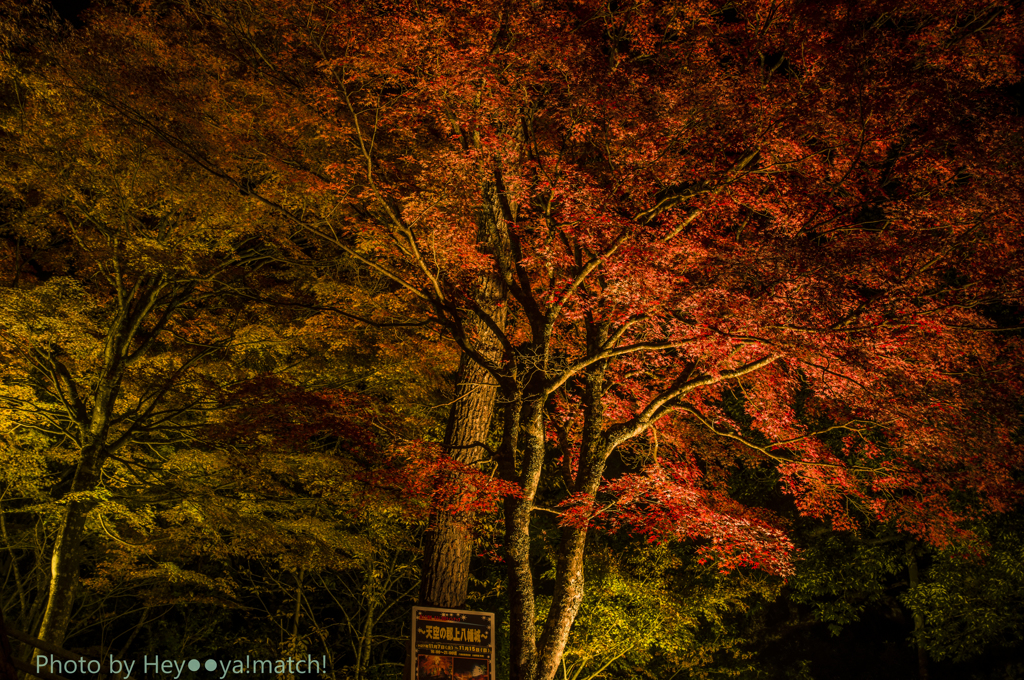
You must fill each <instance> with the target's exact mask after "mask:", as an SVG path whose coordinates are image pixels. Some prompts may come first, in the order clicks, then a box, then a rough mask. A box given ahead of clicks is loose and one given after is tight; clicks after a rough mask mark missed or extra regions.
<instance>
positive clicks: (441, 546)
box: [419, 188, 508, 609]
mask: <svg viewBox="0 0 1024 680" xmlns="http://www.w3.org/2000/svg"><path fill="white" fill-rule="evenodd" d="M485 197H486V198H487V200H488V203H489V205H488V206H486V207H485V209H484V210H483V213H482V214H481V216H480V233H479V234H478V239H479V241H480V242H481V243H483V244H485V249H487V250H489V251H491V252H492V253H495V254H496V257H498V258H504V257H507V253H506V252H505V251H506V250H507V248H506V246H505V245H504V242H505V239H506V237H504V236H503V234H502V232H501V230H502V229H504V221H503V219H502V217H501V211H500V209H498V207H497V205H496V196H495V195H494V190H493V188H491V189H490V191H486V190H485ZM478 285H479V287H478V288H477V291H476V295H475V297H476V302H477V304H478V305H479V306H480V309H481V311H482V312H483V313H484V314H486V315H488V316H490V318H491V320H492V321H493V322H494V324H495V326H497V328H498V330H499V331H500V332H504V330H505V316H506V306H505V305H506V302H507V298H508V292H507V288H506V286H505V284H504V281H503V279H502V277H501V275H500V273H499V272H497V271H493V272H491V273H489V274H486V275H484V276H482V277H481V278H480V280H479V284H478ZM468 326H469V328H468V329H467V330H468V331H469V335H470V336H471V337H474V338H475V342H474V349H476V350H477V351H479V352H480V354H482V355H483V356H484V357H485V358H486V359H487V360H489V361H492V362H494V363H496V364H498V363H500V361H501V356H502V345H501V342H500V340H499V339H498V337H497V336H496V335H495V333H494V330H493V329H492V328H491V327H489V326H488V325H487V324H486V323H485V322H484V320H483V319H481V318H479V317H476V318H474V319H472V320H471V321H470V323H469V324H468ZM497 398H498V383H497V381H496V380H495V379H494V376H492V375H491V374H490V373H489V372H488V371H487V369H485V368H484V367H483V366H481V365H480V364H479V363H477V362H476V361H474V360H473V359H472V358H470V357H469V356H468V355H466V354H463V356H462V361H461V362H460V364H459V373H458V386H457V388H456V398H455V403H454V404H453V405H452V407H451V410H450V411H449V414H448V425H447V428H446V430H445V437H444V454H445V455H446V456H450V457H452V458H454V459H455V460H458V461H460V462H463V463H470V464H472V463H474V462H477V461H480V460H483V459H485V458H487V457H488V453H487V447H486V446H485V444H486V442H487V438H488V436H489V434H490V429H491V418H492V416H493V414H494V410H495V404H496V403H497ZM448 483H454V484H458V483H459V482H458V480H448ZM471 521H472V517H471V516H469V515H468V514H467V513H452V512H447V511H444V510H438V511H435V512H434V513H433V514H432V516H431V519H430V527H429V529H428V532H427V535H426V544H425V546H424V551H423V562H422V569H421V574H422V576H421V581H420V597H419V603H420V605H421V606H431V607H444V608H447V609H460V608H462V607H464V606H465V604H466V596H467V594H468V592H469V563H470V559H471V558H472V556H473V535H472V531H471V530H470V523H471Z"/></svg>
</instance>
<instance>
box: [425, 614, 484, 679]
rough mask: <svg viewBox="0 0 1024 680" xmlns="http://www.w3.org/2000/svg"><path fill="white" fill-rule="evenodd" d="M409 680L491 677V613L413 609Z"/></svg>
mask: <svg viewBox="0 0 1024 680" xmlns="http://www.w3.org/2000/svg"><path fill="white" fill-rule="evenodd" d="M411 651H412V659H411V661H412V674H411V676H410V680H494V614H493V613H491V612H467V611H459V610H456V609H437V608H435V607H413V608H412V650H411Z"/></svg>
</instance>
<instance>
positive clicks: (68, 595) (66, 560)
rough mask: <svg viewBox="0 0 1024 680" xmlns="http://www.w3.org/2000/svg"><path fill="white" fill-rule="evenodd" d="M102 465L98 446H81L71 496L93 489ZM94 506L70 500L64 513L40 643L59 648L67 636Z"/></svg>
mask: <svg viewBox="0 0 1024 680" xmlns="http://www.w3.org/2000/svg"><path fill="white" fill-rule="evenodd" d="M102 464H103V455H102V451H101V449H100V447H98V446H96V445H88V446H85V447H83V448H82V454H81V459H80V460H79V463H78V470H76V472H75V478H74V480H73V481H72V483H71V491H70V493H72V494H74V493H78V492H82V491H91V490H93V489H95V488H96V484H97V482H98V481H99V470H100V467H101V466H102ZM93 505H94V503H93V502H91V501H88V500H83V499H71V500H69V501H68V503H67V509H66V510H65V511H64V518H63V521H62V523H61V528H60V531H59V533H58V534H57V543H56V544H55V545H54V547H53V558H52V559H51V561H50V593H49V596H48V598H47V601H46V612H45V613H44V615H43V623H42V625H41V627H40V629H39V635H38V636H37V637H38V638H39V639H40V640H42V641H43V642H49V643H51V644H55V645H61V644H63V643H64V637H65V636H66V635H67V630H68V624H69V623H70V621H71V609H72V607H73V606H74V603H75V591H76V590H77V588H78V569H79V567H80V566H81V564H82V557H83V554H82V553H83V549H82V548H83V546H82V539H83V538H84V537H85V520H86V516H87V515H88V514H89V510H90V509H91V508H92V506H93ZM34 655H35V653H34V652H33V656H34Z"/></svg>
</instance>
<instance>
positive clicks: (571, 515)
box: [561, 462, 794, 576]
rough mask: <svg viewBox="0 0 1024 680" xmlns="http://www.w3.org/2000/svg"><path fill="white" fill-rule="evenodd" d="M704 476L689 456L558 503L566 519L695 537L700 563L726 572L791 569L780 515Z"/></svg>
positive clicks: (654, 535) (659, 535) (651, 536)
mask: <svg viewBox="0 0 1024 680" xmlns="http://www.w3.org/2000/svg"><path fill="white" fill-rule="evenodd" d="M701 477H702V475H701V473H700V471H699V470H698V469H697V468H696V466H695V465H692V464H688V463H680V462H663V463H661V464H655V465H652V466H650V467H648V468H647V469H646V470H644V471H643V472H642V473H638V474H634V473H631V474H626V475H623V476H621V477H619V478H617V479H615V480H612V481H608V482H606V483H605V484H603V485H602V487H601V490H600V492H599V494H598V497H597V499H595V498H594V497H591V496H589V495H578V496H571V497H569V498H568V499H566V500H565V501H564V502H563V503H562V504H561V507H562V508H564V510H563V513H562V519H561V524H562V525H563V526H572V527H577V528H583V527H586V526H588V525H589V524H591V523H593V524H594V525H595V526H599V527H601V528H603V529H605V530H607V531H618V530H620V529H628V530H630V531H632V532H634V533H636V534H638V535H641V536H645V537H647V540H648V541H650V542H652V543H653V542H658V541H666V540H673V539H675V540H684V541H687V540H691V541H692V540H696V541H698V548H697V554H698V556H699V558H700V562H701V564H704V563H705V562H706V561H708V560H713V561H714V562H715V564H716V565H717V566H718V568H719V569H720V570H721V571H723V572H725V571H730V570H732V569H736V568H738V567H749V568H752V569H761V570H764V571H767V572H769V573H772V574H777V575H780V576H788V575H790V574H792V573H793V565H792V561H791V557H792V554H793V550H794V547H793V544H792V542H791V541H790V540H789V538H788V537H787V535H786V533H785V531H784V527H783V526H782V522H781V521H780V519H779V518H777V517H774V516H773V515H772V514H771V513H770V512H768V511H765V510H760V509H755V508H749V507H746V506H744V505H742V504H740V503H738V502H736V501H735V500H733V499H731V498H729V497H728V496H727V495H726V494H724V493H722V492H720V491H716V490H714V489H709V488H707V487H706V485H705V484H703V483H702V482H701ZM602 498H603V499H607V500H606V501H602V500H600V499H602Z"/></svg>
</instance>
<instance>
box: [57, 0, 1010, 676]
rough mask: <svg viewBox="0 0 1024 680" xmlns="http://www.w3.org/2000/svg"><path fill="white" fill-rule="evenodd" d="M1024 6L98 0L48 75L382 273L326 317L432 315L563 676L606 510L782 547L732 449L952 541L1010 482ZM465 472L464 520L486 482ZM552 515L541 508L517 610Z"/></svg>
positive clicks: (619, 518)
mask: <svg viewBox="0 0 1024 680" xmlns="http://www.w3.org/2000/svg"><path fill="white" fill-rule="evenodd" d="M156 17H159V21H156V20H154V19H155V18H156ZM1020 21H1021V18H1020V14H1019V11H1018V10H1017V9H1015V8H1014V7H1012V6H1009V5H1006V6H1002V5H994V6H993V5H983V4H982V3H973V2H966V1H965V2H957V3H930V2H929V3H916V4H915V5H914V6H913V7H903V6H901V5H898V4H896V3H887V2H872V3H860V4H857V5H856V6H851V5H847V4H843V3H839V2H835V3H820V4H816V5H814V6H813V7H812V6H806V5H801V4H798V3H780V2H771V3H769V2H760V1H750V2H736V3H729V4H727V5H724V6H717V5H714V4H712V3H691V4H686V5H678V4H673V3H653V2H637V3H625V4H624V3H602V2H573V3H570V2H564V3H562V2H550V3H536V4H523V5H506V4H502V3H497V2H495V3H491V2H476V3H472V4H470V5H457V6H455V5H451V4H449V3H443V2H439V3H436V4H433V3H423V4H420V5H417V6H415V7H406V6H393V5H391V4H389V3H377V2H365V3H364V2H346V3H322V4H321V3H305V2H294V3H292V2H269V1H265V2H252V3H247V4H244V5H239V4H235V3H224V2H216V1H213V0H209V1H199V0H196V1H195V2H180V3H173V2H167V3H152V4H149V3H146V4H142V5H141V6H138V7H135V8H131V11H128V10H127V9H124V8H120V7H118V6H115V7H114V8H113V9H111V10H109V11H106V12H98V13H97V14H96V15H95V16H94V17H93V21H92V23H91V28H90V32H88V33H87V34H83V35H85V36H87V37H85V38H83V40H84V41H86V42H87V44H88V47H85V45H84V44H83V45H79V46H78V47H77V49H79V50H80V51H81V52H87V53H88V54H89V59H88V60H86V61H80V60H76V59H74V58H73V55H74V54H76V53H74V52H72V53H71V55H69V56H68V58H67V62H66V68H67V69H68V70H69V71H70V72H71V73H72V76H71V77H72V79H73V80H74V79H77V82H78V84H79V85H80V86H81V87H82V88H83V89H85V90H86V91H88V92H89V93H90V94H91V95H92V96H93V97H95V98H96V100H97V101H99V102H101V103H102V104H103V105H104V106H105V107H107V110H109V111H113V112H116V113H117V114H118V115H120V116H122V117H123V118H124V120H126V121H130V122H131V124H132V125H134V126H139V127H141V128H144V129H146V130H148V131H150V132H151V133H152V134H153V135H155V136H156V137H157V138H158V139H160V141H161V142H162V143H163V144H166V145H168V146H169V147H171V148H174V149H176V150H177V151H178V152H179V153H181V154H183V155H185V156H186V157H187V158H188V159H189V160H190V161H191V162H192V163H193V164H194V165H195V167H197V168H201V169H202V170H203V171H205V172H206V173H208V175H209V176H210V177H212V178H215V179H216V180H217V181H219V182H221V183H222V184H224V185H226V186H229V187H230V188H231V189H233V190H234V191H236V192H238V193H241V194H243V195H244V196H246V197H247V198H248V199H250V202H251V204H254V205H260V206H262V207H261V209H262V210H265V211H266V213H267V214H273V215H274V216H275V219H278V220H281V221H283V222H286V223H289V224H290V225H291V226H292V227H293V228H295V229H296V230H299V231H301V232H302V233H303V234H304V235H305V237H306V238H308V239H310V240H311V241H313V240H315V241H316V242H317V243H319V244H320V246H321V247H325V248H327V247H330V248H332V249H334V250H335V251H336V252H337V253H338V256H339V258H340V259H342V260H344V261H346V262H347V263H348V266H350V267H351V268H352V270H353V271H357V272H362V273H372V274H374V275H376V276H379V277H380V278H381V280H383V281H386V282H387V283H386V286H385V287H384V293H383V294H381V295H379V296H376V297H373V298H372V299H370V298H367V297H365V296H364V297H362V298H360V299H361V300H363V302H364V304H365V306H364V308H362V309H353V308H349V310H348V312H347V313H353V312H354V313H356V314H357V315H358V317H359V318H361V319H362V320H364V321H368V322H371V323H372V324H377V325H385V324H389V323H397V324H416V323H430V324H433V326H434V327H438V328H440V329H442V330H443V331H444V332H445V333H447V334H448V335H449V336H450V337H451V339H452V341H453V342H454V343H455V345H457V346H458V348H459V349H460V350H461V352H462V354H463V360H462V366H463V371H462V375H461V378H460V380H461V383H462V384H463V385H464V386H469V385H470V383H480V384H484V383H486V385H487V390H488V391H490V390H493V392H494V393H495V395H496V396H495V397H490V396H489V395H488V394H482V395H478V396H480V399H479V401H478V402H476V403H475V404H474V405H473V406H472V409H471V410H473V411H474V412H475V413H476V414H477V415H474V416H472V417H469V416H464V417H462V421H461V422H462V423H463V424H464V425H466V428H465V429H464V430H463V431H462V435H464V436H465V438H464V439H463V438H459V437H456V434H455V429H454V427H455V425H454V424H455V423H458V422H460V421H459V417H458V416H453V419H452V423H453V425H452V428H450V429H449V434H448V436H447V437H446V439H447V441H446V449H447V451H446V453H447V454H448V457H449V458H452V457H457V456H456V453H457V452H459V451H463V452H464V451H471V452H472V453H473V457H463V458H462V459H461V460H460V461H456V462H458V463H461V465H453V466H451V469H453V470H456V469H457V470H459V472H460V475H461V474H471V470H469V469H467V467H468V466H467V464H468V463H470V462H473V463H475V464H482V465H491V464H493V466H494V467H495V471H496V474H497V476H498V478H500V480H502V481H503V482H505V484H506V485H513V487H512V489H511V492H510V488H509V487H508V486H505V487H503V488H502V489H501V491H500V492H501V493H504V494H505V498H504V501H503V503H504V508H503V509H504V522H505V524H504V557H505V560H506V562H507V566H508V593H509V604H510V610H511V620H510V624H511V673H512V677H513V678H516V679H517V680H519V679H530V680H532V679H533V678H540V679H542V680H550V679H551V678H553V677H554V676H555V674H556V672H557V670H558V668H559V665H560V663H561V661H562V655H563V653H564V650H565V648H566V644H567V642H568V640H569V635H570V629H571V625H572V622H573V620H574V618H575V616H576V614H577V612H578V611H579V608H580V606H581V601H582V598H583V595H584V592H585V589H584V581H583V574H584V571H583V565H584V558H585V548H586V542H587V541H586V538H587V532H588V530H589V529H590V528H591V527H594V526H601V527H604V528H606V529H609V530H612V531H615V530H619V529H623V528H629V529H631V530H633V531H636V532H639V533H640V534H642V535H645V536H647V537H648V538H650V539H651V540H653V541H658V540H667V539H681V540H694V541H697V542H698V543H699V546H700V548H699V550H700V551H701V555H702V556H703V557H705V558H706V559H708V560H714V561H716V563H717V564H719V565H720V566H721V567H722V568H736V567H753V568H761V569H766V570H768V571H771V572H774V573H779V574H786V573H788V572H789V570H790V565H789V560H788V553H789V550H790V548H791V544H790V541H789V539H788V537H787V535H786V532H785V526H784V523H783V522H781V521H780V520H779V518H778V517H776V516H775V515H774V514H773V513H771V512H769V511H768V510H766V509H764V508H760V507H757V506H756V505H745V504H744V503H741V502H740V501H739V500H738V499H736V498H733V497H732V496H730V493H729V492H730V488H729V481H730V478H731V476H732V474H733V473H734V472H735V471H736V470H737V469H754V470H771V474H774V475H776V478H777V482H778V484H779V485H780V486H781V487H782V488H784V489H785V490H786V491H787V492H788V493H789V494H791V495H792V497H793V498H794V499H795V501H796V503H797V505H798V507H799V509H800V511H801V512H803V513H806V514H808V515H812V516H815V517H819V518H825V519H827V520H828V521H829V522H830V523H831V526H832V527H834V528H836V529H848V528H853V527H855V526H856V525H857V522H858V519H859V518H863V517H874V518H878V519H881V520H884V521H890V522H892V523H893V524H894V525H895V526H896V527H898V528H899V529H900V530H902V531H906V532H908V533H910V534H912V535H915V536H917V537H919V538H921V539H924V540H927V541H930V542H933V543H936V544H942V543H943V542H944V541H947V540H949V538H950V537H951V536H955V535H956V533H957V531H959V530H960V528H961V523H962V521H963V520H964V519H966V518H970V517H972V516H973V515H974V514H976V513H980V512H983V511H984V509H985V508H990V509H1002V508H1005V507H1007V504H1008V502H1009V501H1010V500H1011V498H1012V496H1013V492H1014V488H1015V487H1014V482H1013V474H1014V470H1015V469H1016V468H1017V467H1018V466H1019V464H1020V458H1019V456H1020V451H1019V445H1018V444H1016V442H1015V441H1014V440H1013V433H1014V431H1015V429H1016V428H1018V427H1019V413H1018V412H1017V411H1015V410H1014V404H1013V401H1012V400H1013V399H1014V398H1015V397H1016V396H1017V395H1019V393H1020V388H1021V385H1020V383H1019V373H1018V372H1017V371H1016V369H1015V367H1016V364H1017V362H1018V357H1019V353H1018V344H1019V339H1018V338H1017V337H1016V336H1013V335H1003V334H1000V333H999V332H998V331H999V330H1000V329H999V327H998V324H997V322H996V321H994V320H993V319H992V316H994V314H995V310H996V309H997V308H998V305H1005V309H1007V310H1009V311H1008V314H1009V315H1010V316H1013V317H1014V319H1013V321H1010V322H1009V323H1007V324H1004V325H1011V326H1012V325H1016V324H1017V320H1016V316H1017V315H1019V305H1020V301H1021V297H1020V293H1021V291H1020V289H1019V285H1020V284H1019V282H1020V281H1021V280H1024V276H1021V274H1022V271H1021V243H1020V240H1021V237H1022V233H1024V230H1022V229H1021V225H1020V212H1019V206H1020V204H1021V198H1022V197H1021V186H1020V182H1019V181H1018V179H1017V177H1016V171H1017V169H1018V168H1019V161H1018V159H1019V157H1020V155H1021V154H1020V152H1021V143H1020V140H1021V135H1020V132H1021V120H1020V113H1019V112H1018V111H1014V109H1013V107H1012V103H1011V102H1010V100H1009V97H1008V96H1007V95H1008V91H1007V90H1006V88H1007V87H1008V86H1010V85H1013V84H1014V83H1018V82H1019V80H1020V77H1021V74H1020V66H1021V65H1020V50H1021V36H1022V35H1024V31H1022V27H1021V26H1020ZM125 55H131V58H130V59H126V58H125ZM993 131H998V134H996V133H994V132H993ZM470 370H472V371H475V373H474V375H476V376H478V379H477V378H472V377H470ZM462 395H468V396H469V397H472V396H473V395H472V394H469V393H467V391H466V390H463V393H462ZM462 395H460V396H462ZM470 401H471V400H470V398H464V399H460V400H459V402H460V404H462V403H464V402H465V403H466V404H469V403H470ZM489 401H493V404H494V406H495V407H496V408H497V413H498V416H499V417H498V418H497V419H496V422H495V425H494V427H490V421H491V416H490V414H489V413H487V410H488V408H487V404H488V402H489ZM470 422H472V423H473V428H470V427H468V425H469V424H470ZM492 430H493V432H491V431H492ZM485 432H487V433H488V434H490V435H491V436H489V437H485V436H484V434H485ZM462 447H465V448H462ZM483 454H486V456H485V455H483ZM478 457H482V458H484V460H478ZM614 460H621V461H626V463H624V464H623V465H620V466H619V469H618V471H617V472H616V473H615V474H610V472H609V469H608V465H609V461H614ZM452 479H457V480H459V482H458V483H459V484H462V485H463V488H456V489H453V488H452V486H453V482H451V481H449V483H448V484H446V485H443V486H444V487H445V488H440V489H439V494H440V496H441V497H443V498H444V505H445V506H446V509H445V512H448V513H449V515H451V516H453V517H454V519H453V520H452V521H453V522H454V525H453V526H452V530H451V531H450V532H448V533H447V534H445V533H443V532H441V531H438V532H437V533H436V534H435V539H433V540H440V541H442V542H443V541H447V543H448V545H449V546H451V545H452V544H453V543H458V542H460V541H461V542H463V543H465V541H466V536H467V534H466V532H465V530H464V529H463V528H462V527H461V526H459V523H460V521H459V518H458V515H457V512H458V511H459V510H462V509H464V508H465V507H467V506H469V505H472V503H473V502H474V499H473V498H472V496H473V495H474V494H475V493H476V492H490V493H492V494H493V493H494V488H493V487H491V485H489V484H487V483H486V481H485V479H486V478H484V477H483V476H477V477H476V478H475V479H476V481H475V482H473V483H471V484H469V485H466V484H465V482H464V481H463V479H464V478H463V477H461V476H457V477H454V478H452ZM467 487H468V488H467ZM466 491H468V493H466ZM449 511H451V512H449ZM537 513H557V514H558V516H559V518H560V526H559V528H558V535H559V543H558V547H557V549H556V555H557V559H556V569H555V573H554V578H553V579H552V583H551V588H552V596H551V601H550V606H549V607H548V608H547V614H546V617H545V619H544V623H543V626H542V632H541V634H540V637H539V639H538V638H537V636H536V635H535V622H536V618H537V604H536V590H537V588H536V581H537V577H535V575H534V570H533V562H532V560H533V558H534V556H533V555H532V551H531V544H532V539H533V537H534V536H533V531H534V527H535V520H534V519H533V518H534V516H535V515H536V514H537ZM442 521H443V522H448V521H449V520H448V519H443V520H442ZM442 547H443V546H442ZM435 552H436V554H439V555H442V556H445V555H449V554H450V555H456V556H457V559H455V560H454V561H455V562H458V563H459V564H460V565H463V564H464V560H465V559H466V558H467V553H466V552H465V550H464V548H463V550H462V551H461V552H457V553H446V552H445V550H439V551H437V550H435ZM449 561H451V560H449V558H447V557H446V558H445V559H443V560H441V562H449ZM457 571H458V572H459V574H462V573H465V567H464V566H462V567H460V569H459V570H457ZM459 574H452V575H450V576H447V577H446V578H447V579H448V580H449V581H452V580H458V579H460V578H462V576H461V575H459ZM427 578H432V575H430V574H428V575H427ZM441 580H442V581H443V580H444V578H442V579H441Z"/></svg>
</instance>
